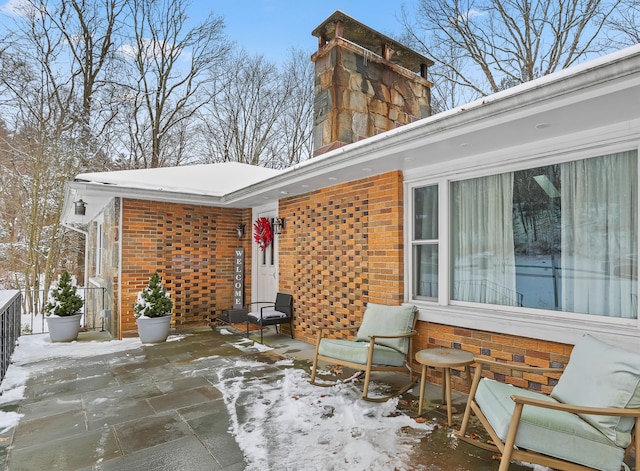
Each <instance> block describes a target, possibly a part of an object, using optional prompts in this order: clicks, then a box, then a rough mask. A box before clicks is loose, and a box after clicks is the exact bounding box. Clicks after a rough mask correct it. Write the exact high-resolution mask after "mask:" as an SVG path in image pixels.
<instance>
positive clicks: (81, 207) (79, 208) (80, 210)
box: [73, 198, 87, 216]
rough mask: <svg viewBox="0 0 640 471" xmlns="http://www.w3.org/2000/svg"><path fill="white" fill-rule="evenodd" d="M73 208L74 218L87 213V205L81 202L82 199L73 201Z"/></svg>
mask: <svg viewBox="0 0 640 471" xmlns="http://www.w3.org/2000/svg"><path fill="white" fill-rule="evenodd" d="M73 207H74V213H75V215H76V216H84V215H85V214H86V213H87V203H85V202H84V201H82V198H80V199H79V200H78V201H74V203H73Z"/></svg>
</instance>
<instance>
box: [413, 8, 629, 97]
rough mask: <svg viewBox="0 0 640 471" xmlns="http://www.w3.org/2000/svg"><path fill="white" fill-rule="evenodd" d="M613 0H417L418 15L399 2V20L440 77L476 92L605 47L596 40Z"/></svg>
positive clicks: (566, 63) (554, 67)
mask: <svg viewBox="0 0 640 471" xmlns="http://www.w3.org/2000/svg"><path fill="white" fill-rule="evenodd" d="M618 3H619V0H556V1H553V2H549V1H546V0H477V1H475V0H420V1H419V2H418V4H417V7H416V11H415V15H413V14H411V13H410V12H408V11H407V10H406V9H404V8H403V10H402V15H401V22H402V23H403V25H404V27H405V30H406V36H405V37H406V38H408V39H410V40H411V43H412V45H414V47H417V48H418V49H420V50H421V51H422V52H424V53H425V54H426V55H428V56H430V57H432V58H433V59H434V60H435V61H436V62H437V63H438V65H439V67H440V72H441V74H442V75H441V76H440V77H439V78H445V79H447V80H450V81H451V82H452V83H453V84H454V85H455V86H458V87H465V88H467V89H469V90H471V91H472V92H473V93H474V95H475V97H478V96H484V95H488V94H490V93H495V92H497V91H499V90H503V89H505V88H509V87H510V86H513V85H516V84H519V83H524V82H527V81H530V80H533V79H535V78H537V77H541V76H543V75H547V74H550V73H552V72H555V71H557V70H560V69H564V68H566V67H569V66H571V65H573V64H575V63H576V62H578V61H579V60H582V59H584V58H587V57H589V56H590V55H591V54H596V53H601V52H603V49H602V45H601V44H600V43H598V42H597V39H598V38H599V37H601V35H602V28H603V27H604V25H605V23H606V21H607V20H608V18H609V17H610V16H611V15H612V13H613V12H615V9H616V7H617V5H618ZM436 79H437V78H434V80H436ZM442 101H443V102H447V101H449V100H448V99H447V98H444V99H442Z"/></svg>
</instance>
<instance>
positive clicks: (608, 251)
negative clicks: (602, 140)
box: [412, 150, 638, 319]
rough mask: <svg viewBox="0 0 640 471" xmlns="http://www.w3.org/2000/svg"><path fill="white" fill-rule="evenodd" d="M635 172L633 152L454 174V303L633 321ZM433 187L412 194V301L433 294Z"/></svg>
mask: <svg viewBox="0 0 640 471" xmlns="http://www.w3.org/2000/svg"><path fill="white" fill-rule="evenodd" d="M637 174H638V169H637V151H635V150H633V151H628V152H619V153H615V154H610V155H603V156H600V157H594V158H589V159H584V160H577V161H571V162H564V163H558V164H554V165H548V166H544V167H538V168H531V169H526V170H519V171H515V172H507V173H502V174H498V175H490V176H485V177H479V178H471V179H467V180H460V181H455V182H452V183H451V184H450V188H449V190H450V191H449V198H450V201H449V204H448V205H446V206H447V207H449V208H450V214H449V215H448V217H449V219H448V221H449V233H450V241H449V242H450V245H449V247H450V249H449V250H450V253H448V254H440V257H441V259H444V260H449V262H448V263H449V265H448V271H447V273H448V274H449V277H448V281H449V283H450V284H449V293H450V295H449V297H450V301H462V302H470V303H481V304H492V305H502V306H522V307H525V308H536V309H545V310H553V311H563V312H572V313H581V314H592V315H599V316H609V317H617V318H632V319H636V318H637V295H638V293H637V287H638V230H637V228H638V205H637V201H638V195H637V187H638V184H637ZM432 188H436V187H435V186H424V187H420V188H415V189H414V193H413V195H414V201H413V212H414V214H413V223H414V228H413V240H412V246H413V260H412V266H413V275H412V276H413V285H412V286H413V293H412V294H413V297H414V298H415V299H420V298H423V297H436V296H437V293H436V294H434V293H433V292H428V291H427V289H426V288H425V286H426V285H425V281H432V280H434V279H435V280H436V286H437V268H435V269H434V268H433V264H434V261H435V265H436V267H437V255H436V256H435V257H430V256H429V255H428V251H429V250H430V249H432V245H434V244H435V247H436V248H435V250H436V252H437V246H438V245H437V239H432V238H430V236H429V235H428V234H429V227H430V225H429V224H433V221H434V220H435V221H437V212H438V209H437V208H438V205H437V202H436V204H435V205H433V204H432V203H433V201H429V198H428V197H426V195H427V194H429V193H430V191H434V190H430V189H432ZM435 193H436V194H435V196H434V197H435V198H437V192H435ZM432 199H433V198H432ZM441 217H444V215H441ZM425 221H430V222H425ZM425 224H426V226H425ZM436 224H437V222H436ZM425 231H426V232H425ZM425 252H426V253H425Z"/></svg>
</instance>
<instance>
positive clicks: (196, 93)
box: [120, 0, 231, 168]
mask: <svg viewBox="0 0 640 471" xmlns="http://www.w3.org/2000/svg"><path fill="white" fill-rule="evenodd" d="M188 6H189V3H188V2H187V1H185V0H167V1H164V2H158V1H157V0H131V1H130V2H129V9H130V11H129V15H128V17H129V19H130V21H131V24H130V25H129V29H130V31H131V33H132V37H131V40H130V43H129V44H128V45H125V46H123V47H122V48H121V50H120V52H121V54H122V55H123V56H124V58H125V60H126V62H127V65H128V68H129V73H127V74H125V76H127V77H130V80H129V81H126V82H124V83H123V84H122V85H123V86H124V89H125V90H126V91H125V92H124V93H122V94H121V97H122V99H123V107H128V115H127V116H126V118H127V120H128V123H127V124H128V131H129V132H128V133H127V136H128V142H125V143H124V144H125V148H128V149H127V151H125V155H126V153H127V152H128V153H130V156H129V157H128V158H129V159H130V166H133V167H145V168H146V167H159V166H166V165H175V164H176V163H177V161H176V158H175V156H176V155H180V156H183V155H184V153H185V149H184V147H181V146H179V147H178V149H177V152H178V154H176V149H175V147H174V146H167V145H165V143H167V142H169V141H171V142H172V143H174V144H175V143H179V142H184V140H183V139H181V138H180V137H179V134H180V133H183V132H185V126H188V124H189V122H190V121H191V119H192V118H193V117H194V115H195V114H196V113H197V111H198V110H199V109H200V108H201V107H202V106H204V104H205V103H206V102H207V100H208V98H209V94H208V93H205V92H206V91H207V90H206V88H207V84H208V83H209V75H208V72H209V70H211V69H212V68H213V69H216V67H217V66H218V65H219V64H221V62H222V61H223V60H224V58H225V57H226V56H227V55H228V54H229V51H230V48H231V45H230V43H229V42H228V41H227V39H226V37H225V36H224V34H223V32H224V23H223V21H222V19H221V18H219V17H215V16H213V15H210V16H209V17H208V18H207V19H206V20H205V21H203V22H202V23H201V24H199V25H198V26H196V27H194V28H191V29H188V28H187V13H186V11H187V8H188ZM178 160H180V159H178Z"/></svg>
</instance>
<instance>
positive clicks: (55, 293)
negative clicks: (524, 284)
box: [44, 271, 84, 342]
mask: <svg viewBox="0 0 640 471" xmlns="http://www.w3.org/2000/svg"><path fill="white" fill-rule="evenodd" d="M83 304H84V301H83V300H82V298H81V297H80V296H79V295H78V293H77V288H76V286H75V285H74V284H73V283H72V281H71V275H69V272H67V271H64V272H62V274H61V275H60V278H59V279H58V281H57V282H56V283H53V285H52V287H51V290H50V291H49V300H48V302H47V304H46V305H45V307H44V312H45V314H46V315H47V318H46V319H47V327H48V328H49V337H50V338H51V341H52V342H72V341H73V340H76V339H77V338H78V333H79V332H80V321H81V319H82V313H81V312H80V309H82V305H83Z"/></svg>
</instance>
